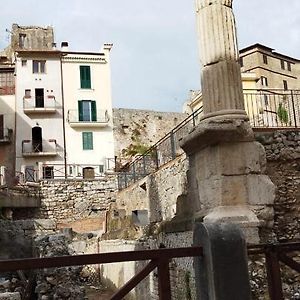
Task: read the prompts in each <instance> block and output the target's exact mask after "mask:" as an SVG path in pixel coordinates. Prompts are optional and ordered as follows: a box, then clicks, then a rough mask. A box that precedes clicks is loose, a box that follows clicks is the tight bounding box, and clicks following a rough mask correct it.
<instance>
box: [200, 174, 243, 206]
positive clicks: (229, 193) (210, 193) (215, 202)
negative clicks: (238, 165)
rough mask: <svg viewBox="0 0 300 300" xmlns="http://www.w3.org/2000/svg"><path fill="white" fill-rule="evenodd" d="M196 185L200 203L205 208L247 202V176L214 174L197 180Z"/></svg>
mask: <svg viewBox="0 0 300 300" xmlns="http://www.w3.org/2000/svg"><path fill="white" fill-rule="evenodd" d="M198 187H199V199H200V204H201V207H203V208H205V209H209V208H212V207H216V206H220V205H241V204H246V203H247V199H248V194H247V176H214V177H211V178H210V179H205V180H199V181H198Z"/></svg>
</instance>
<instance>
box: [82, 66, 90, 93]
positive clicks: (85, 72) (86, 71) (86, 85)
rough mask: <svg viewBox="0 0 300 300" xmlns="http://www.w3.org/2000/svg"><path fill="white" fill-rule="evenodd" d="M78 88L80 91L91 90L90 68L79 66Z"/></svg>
mask: <svg viewBox="0 0 300 300" xmlns="http://www.w3.org/2000/svg"><path fill="white" fill-rule="evenodd" d="M80 87H81V88H82V89H90V88H91V69H90V66H80Z"/></svg>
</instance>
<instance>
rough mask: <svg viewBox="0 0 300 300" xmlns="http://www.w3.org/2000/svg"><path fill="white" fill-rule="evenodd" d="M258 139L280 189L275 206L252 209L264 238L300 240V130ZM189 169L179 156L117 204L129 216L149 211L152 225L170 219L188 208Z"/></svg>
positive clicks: (261, 135)
mask: <svg viewBox="0 0 300 300" xmlns="http://www.w3.org/2000/svg"><path fill="white" fill-rule="evenodd" d="M256 139H257V140H258V141H260V142H261V143H262V144H263V145H264V147H265V150H266V156H267V174H268V175H269V176H270V178H271V180H272V181H273V182H274V184H275V185H276V186H277V189H276V198H275V204H274V205H269V206H264V205H256V206H253V207H252V208H253V210H255V212H256V214H257V215H258V218H259V219H260V220H261V222H262V223H261V224H262V230H261V232H260V234H261V239H262V241H275V240H279V241H283V240H292V239H299V238H300V235H299V232H300V223H299V211H300V191H299V183H300V131H278V132H267V133H266V132H265V133H263V132H257V133H256ZM187 170H188V162H187V160H186V157H185V155H182V156H179V157H178V158H177V159H176V160H174V161H172V162H170V163H168V164H166V165H165V166H163V167H161V168H160V169H159V170H158V171H157V172H155V173H153V174H151V175H149V176H147V177H146V178H144V179H142V180H140V181H139V182H136V183H135V184H134V185H132V186H130V187H128V188H127V189H125V190H123V191H121V192H120V193H118V195H117V201H116V204H117V206H118V207H119V208H122V209H125V210H126V214H127V215H131V211H132V210H135V209H148V210H149V215H150V221H151V222H158V221H161V220H169V219H171V218H172V217H174V216H175V214H178V212H179V211H178V209H179V208H180V207H182V206H183V209H184V206H188V203H186V202H185V205H182V203H180V201H178V200H180V199H181V198H185V196H186V193H187V191H186V189H187V188H186V182H187V178H186V172H187ZM150 200H151V201H150ZM184 201H187V200H186V199H183V202H184ZM273 210H274V211H273ZM273 213H274V216H273Z"/></svg>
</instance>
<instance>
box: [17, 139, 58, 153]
mask: <svg viewBox="0 0 300 300" xmlns="http://www.w3.org/2000/svg"><path fill="white" fill-rule="evenodd" d="M22 154H23V155H30V156H34V155H38V156H41V155H56V154H57V144H56V140H55V139H50V140H42V141H35V140H23V141H22Z"/></svg>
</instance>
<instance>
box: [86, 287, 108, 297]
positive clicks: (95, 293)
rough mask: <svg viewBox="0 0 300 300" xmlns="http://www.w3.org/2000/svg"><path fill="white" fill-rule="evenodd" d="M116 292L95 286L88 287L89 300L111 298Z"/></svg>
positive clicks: (87, 295)
mask: <svg viewBox="0 0 300 300" xmlns="http://www.w3.org/2000/svg"><path fill="white" fill-rule="evenodd" d="M113 294H114V293H113V292H112V291H110V290H103V289H97V288H93V287H87V288H86V297H87V299H88V300H109V299H110V297H111V296H112V295H113Z"/></svg>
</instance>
